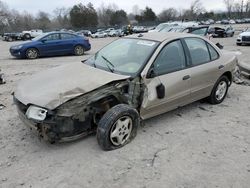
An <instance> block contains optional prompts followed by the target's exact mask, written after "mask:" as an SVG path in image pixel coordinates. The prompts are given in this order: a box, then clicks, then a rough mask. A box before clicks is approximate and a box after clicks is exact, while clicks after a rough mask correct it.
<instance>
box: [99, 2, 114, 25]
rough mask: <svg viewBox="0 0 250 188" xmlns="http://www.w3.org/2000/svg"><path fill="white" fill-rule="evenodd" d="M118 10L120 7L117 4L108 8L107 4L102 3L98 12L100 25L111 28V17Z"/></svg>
mask: <svg viewBox="0 0 250 188" xmlns="http://www.w3.org/2000/svg"><path fill="white" fill-rule="evenodd" d="M117 10H118V6H117V5H116V4H109V5H107V6H106V5H105V4H103V3H102V4H101V6H100V7H99V9H98V11H97V14H98V19H99V25H100V26H109V25H110V20H111V15H112V14H113V13H114V12H115V11H117Z"/></svg>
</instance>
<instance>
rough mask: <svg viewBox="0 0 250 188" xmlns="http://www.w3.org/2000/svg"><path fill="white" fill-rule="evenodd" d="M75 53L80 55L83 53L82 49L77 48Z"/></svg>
mask: <svg viewBox="0 0 250 188" xmlns="http://www.w3.org/2000/svg"><path fill="white" fill-rule="evenodd" d="M75 53H76V54H77V55H82V54H83V53H84V51H83V48H82V47H81V46H77V47H76V49H75Z"/></svg>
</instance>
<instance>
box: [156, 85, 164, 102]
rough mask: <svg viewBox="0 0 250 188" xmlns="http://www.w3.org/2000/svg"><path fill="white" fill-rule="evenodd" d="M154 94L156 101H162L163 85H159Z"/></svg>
mask: <svg viewBox="0 0 250 188" xmlns="http://www.w3.org/2000/svg"><path fill="white" fill-rule="evenodd" d="M156 93H157V97H158V99H163V98H164V97H165V86H164V85H163V84H160V85H158V86H157V87H156Z"/></svg>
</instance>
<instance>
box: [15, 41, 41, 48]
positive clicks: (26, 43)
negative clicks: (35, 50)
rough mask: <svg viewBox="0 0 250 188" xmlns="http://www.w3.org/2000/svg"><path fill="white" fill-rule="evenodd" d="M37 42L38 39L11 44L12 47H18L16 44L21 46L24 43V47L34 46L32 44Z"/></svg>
mask: <svg viewBox="0 0 250 188" xmlns="http://www.w3.org/2000/svg"><path fill="white" fill-rule="evenodd" d="M36 44H37V41H30V42H23V43H20V44H17V45H13V46H11V48H13V47H16V46H20V45H22V46H23V47H28V46H32V45H36Z"/></svg>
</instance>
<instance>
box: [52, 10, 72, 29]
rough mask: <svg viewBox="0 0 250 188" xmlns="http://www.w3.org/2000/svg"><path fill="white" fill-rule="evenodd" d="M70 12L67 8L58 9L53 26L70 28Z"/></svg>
mask: <svg viewBox="0 0 250 188" xmlns="http://www.w3.org/2000/svg"><path fill="white" fill-rule="evenodd" d="M69 11H70V9H67V8H65V7H61V8H56V9H55V10H54V11H53V13H54V20H53V22H54V23H53V25H54V27H55V28H70V26H71V24H70V18H69Z"/></svg>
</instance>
